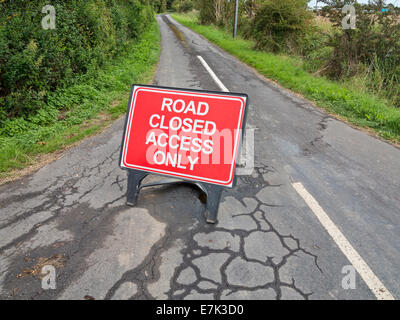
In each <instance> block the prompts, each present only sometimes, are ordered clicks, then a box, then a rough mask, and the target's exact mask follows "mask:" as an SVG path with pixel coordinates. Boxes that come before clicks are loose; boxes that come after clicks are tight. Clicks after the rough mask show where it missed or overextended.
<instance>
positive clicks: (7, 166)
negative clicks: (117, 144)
mask: <svg viewBox="0 0 400 320" xmlns="http://www.w3.org/2000/svg"><path fill="white" fill-rule="evenodd" d="M159 53H160V33H159V29H158V25H157V23H156V22H155V21H154V22H153V23H152V25H151V27H150V28H149V30H148V31H147V32H146V33H144V34H143V35H142V36H141V38H140V40H136V41H132V42H129V43H127V44H126V48H125V50H124V52H123V53H122V54H121V55H119V56H118V58H116V59H115V60H113V61H110V62H109V63H108V64H107V65H106V66H105V67H104V68H102V69H100V70H98V69H97V70H91V71H89V72H88V73H87V74H85V75H83V76H80V77H79V78H77V79H76V81H75V82H74V84H73V85H71V86H69V87H66V88H59V89H57V90H56V91H55V92H54V93H52V94H51V96H50V98H49V99H48V103H47V106H46V108H45V109H42V110H40V112H39V113H38V114H36V115H35V116H31V117H30V118H28V119H22V118H18V119H12V120H9V121H7V122H6V123H5V125H4V126H2V127H1V128H0V178H5V177H7V176H8V175H10V172H12V171H13V170H15V169H20V168H23V167H26V166H28V165H31V164H33V163H35V162H37V161H38V157H37V156H38V155H40V154H45V153H49V152H52V151H55V150H59V149H62V148H65V147H67V146H69V145H71V144H73V143H75V142H76V141H78V140H80V139H82V138H84V137H86V136H88V135H92V134H94V133H96V132H98V131H99V130H101V129H102V128H104V127H105V126H106V125H107V124H108V123H110V121H111V120H113V119H116V118H118V117H119V116H120V115H121V114H123V113H124V112H126V106H127V103H128V95H129V89H130V86H131V85H132V84H133V83H147V82H149V81H150V80H151V78H152V76H153V74H154V72H155V67H156V64H157V62H158V57H159ZM59 110H62V111H59Z"/></svg>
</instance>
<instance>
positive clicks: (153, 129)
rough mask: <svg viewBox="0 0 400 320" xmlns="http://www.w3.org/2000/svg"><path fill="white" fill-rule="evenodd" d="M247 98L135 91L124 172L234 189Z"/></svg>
mask: <svg viewBox="0 0 400 320" xmlns="http://www.w3.org/2000/svg"><path fill="white" fill-rule="evenodd" d="M247 100H248V98H247V95H245V94H236V93H221V92H206V91H200V90H190V89H176V88H166V87H154V86H147V85H134V86H132V90H131V96H130V100H129V106H128V112H127V116H126V122H125V130H124V137H123V141H122V149H121V159H120V166H121V167H122V168H126V169H136V170H141V171H146V172H150V173H157V174H163V175H168V176H174V177H178V178H183V179H188V180H195V181H200V182H206V183H212V184H217V185H222V186H226V187H231V186H232V184H233V181H234V172H235V164H236V157H237V154H238V149H239V141H240V136H241V134H242V127H243V124H244V115H245V110H246V104H247Z"/></svg>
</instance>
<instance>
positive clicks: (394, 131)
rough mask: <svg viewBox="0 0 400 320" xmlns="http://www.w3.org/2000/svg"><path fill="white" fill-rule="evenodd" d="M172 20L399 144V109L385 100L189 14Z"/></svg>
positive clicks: (180, 15) (290, 86) (345, 116)
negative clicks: (320, 73)
mask: <svg viewBox="0 0 400 320" xmlns="http://www.w3.org/2000/svg"><path fill="white" fill-rule="evenodd" d="M172 17H173V18H174V19H176V20H177V21H178V22H180V23H181V24H183V25H185V26H187V27H189V28H191V29H192V30H194V31H196V32H197V33H199V34H201V35H203V36H204V37H205V38H207V39H208V40H210V41H211V42H213V43H215V44H216V45H218V46H219V47H221V48H222V49H224V50H226V51H227V52H229V53H230V54H232V55H234V56H236V57H237V58H238V59H239V60H241V61H242V62H244V63H246V64H247V65H249V66H251V67H253V68H255V69H256V70H257V71H258V72H260V73H261V74H262V75H264V76H265V77H267V78H269V79H272V80H274V81H276V82H278V83H279V84H280V85H282V86H283V87H286V88H288V89H290V90H292V91H294V92H297V93H300V94H302V95H303V96H304V97H305V98H307V99H309V100H311V101H313V102H314V103H315V104H316V105H317V106H319V107H322V108H324V109H326V110H327V111H328V112H330V113H332V114H336V115H339V116H340V117H342V118H344V119H346V120H348V121H349V122H351V123H353V124H356V125H358V126H361V127H369V128H372V129H373V130H374V131H375V132H376V133H378V134H379V135H380V136H381V137H383V138H385V139H388V140H391V141H394V142H400V109H398V108H395V107H394V106H392V105H390V103H388V101H386V100H384V99H382V98H379V97H376V96H374V95H372V94H367V93H365V92H362V91H357V90H352V89H351V88H349V87H346V86H344V85H343V84H340V83H338V82H335V81H330V80H327V79H325V78H323V77H319V76H314V75H312V74H310V73H308V72H307V71H305V70H304V68H303V61H301V59H299V58H296V57H289V56H285V55H275V54H271V53H268V52H264V51H256V50H254V49H253V48H254V42H253V41H251V40H244V39H241V38H240V37H238V38H236V39H233V38H232V36H231V34H230V33H228V32H226V31H224V30H221V29H219V28H217V27H215V26H213V25H200V24H199V23H197V19H196V16H195V15H193V14H189V15H188V14H177V13H174V14H172Z"/></svg>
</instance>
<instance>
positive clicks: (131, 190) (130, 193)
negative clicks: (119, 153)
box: [126, 170, 147, 206]
mask: <svg viewBox="0 0 400 320" xmlns="http://www.w3.org/2000/svg"><path fill="white" fill-rule="evenodd" d="M146 176H147V173H146V172H143V171H136V170H128V190H127V191H126V204H127V205H128V206H134V205H135V204H136V200H137V197H138V194H139V189H140V184H141V182H142V180H143V179H144V178H145V177H146Z"/></svg>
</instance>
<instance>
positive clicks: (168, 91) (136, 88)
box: [121, 86, 246, 186]
mask: <svg viewBox="0 0 400 320" xmlns="http://www.w3.org/2000/svg"><path fill="white" fill-rule="evenodd" d="M140 91H148V92H157V93H159V92H166V93H169V94H176V95H183V96H195V97H206V98H214V99H223V100H236V101H239V102H240V115H239V121H238V126H237V128H236V129H237V130H236V137H235V145H234V149H233V157H232V159H233V161H232V164H231V171H230V175H229V179H228V180H226V181H222V180H215V179H209V178H206V177H198V176H193V175H189V174H183V173H177V172H173V171H168V170H162V169H155V168H152V167H150V168H149V167H144V166H139V165H135V164H130V163H127V161H126V156H127V154H126V146H127V145H128V144H129V137H130V132H131V129H132V128H131V123H132V118H133V114H134V109H135V103H136V98H137V94H138V93H139V92H140ZM186 92H187V93H185V92H180V91H173V90H167V89H156V88H154V89H153V88H148V87H140V86H138V87H135V90H134V92H133V98H132V104H131V108H130V112H129V118H128V119H129V120H128V123H127V129H128V132H126V134H125V139H124V146H123V149H122V150H123V151H122V157H121V166H122V167H125V168H128V169H129V168H131V169H143V170H146V171H149V172H154V173H163V174H167V175H173V176H179V177H183V178H189V179H193V180H197V181H202V182H214V183H215V184H222V185H226V186H232V184H233V173H234V170H235V164H236V157H235V155H236V150H237V146H238V143H239V133H240V129H241V123H242V121H243V108H244V104H243V100H242V99H244V100H246V97H240V98H234V97H231V96H228V97H227V96H223V97H221V96H218V95H213V94H201V93H198V94H197V93H196V94H195V93H191V92H188V91H186Z"/></svg>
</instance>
